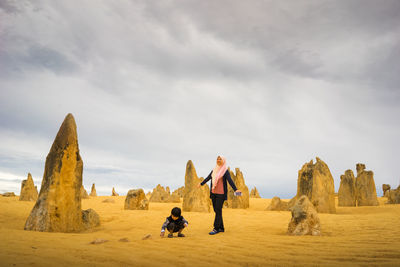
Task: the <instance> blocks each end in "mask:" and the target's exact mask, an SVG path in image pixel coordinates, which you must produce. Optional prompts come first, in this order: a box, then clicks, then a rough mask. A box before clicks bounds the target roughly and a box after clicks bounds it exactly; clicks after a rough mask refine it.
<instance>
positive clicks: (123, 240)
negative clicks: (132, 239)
mask: <svg viewBox="0 0 400 267" xmlns="http://www.w3.org/2000/svg"><path fill="white" fill-rule="evenodd" d="M118 241H119V242H129V239H128V238H126V237H124V238H121V239H120V240H118Z"/></svg>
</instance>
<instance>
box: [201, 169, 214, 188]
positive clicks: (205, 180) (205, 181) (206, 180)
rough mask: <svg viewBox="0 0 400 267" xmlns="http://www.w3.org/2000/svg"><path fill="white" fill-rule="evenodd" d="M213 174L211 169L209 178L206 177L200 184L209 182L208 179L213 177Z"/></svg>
mask: <svg viewBox="0 0 400 267" xmlns="http://www.w3.org/2000/svg"><path fill="white" fill-rule="evenodd" d="M211 174H212V171H211V172H210V174H209V175H208V176H207V178H206V179H204V181H203V182H201V183H200V185H204V184H205V183H207V182H208V181H210V179H211Z"/></svg>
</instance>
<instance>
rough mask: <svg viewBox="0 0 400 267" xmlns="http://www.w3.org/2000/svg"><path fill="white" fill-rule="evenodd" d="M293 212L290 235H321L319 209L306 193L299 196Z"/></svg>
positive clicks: (289, 229)
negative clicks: (316, 208) (317, 209)
mask: <svg viewBox="0 0 400 267" xmlns="http://www.w3.org/2000/svg"><path fill="white" fill-rule="evenodd" d="M291 212H292V219H291V220H290V222H289V226H288V231H287V233H288V235H321V229H320V228H321V226H320V220H319V217H318V214H317V211H316V210H315V208H314V206H313V204H312V203H311V202H310V200H309V199H308V197H307V196H306V195H302V196H300V197H299V198H298V200H297V201H296V204H295V205H294V206H293V207H292V208H291Z"/></svg>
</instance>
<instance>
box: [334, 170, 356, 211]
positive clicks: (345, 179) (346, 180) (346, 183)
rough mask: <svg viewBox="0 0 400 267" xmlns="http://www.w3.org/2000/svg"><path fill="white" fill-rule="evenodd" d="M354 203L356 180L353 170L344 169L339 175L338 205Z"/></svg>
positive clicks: (353, 204)
mask: <svg viewBox="0 0 400 267" xmlns="http://www.w3.org/2000/svg"><path fill="white" fill-rule="evenodd" d="M356 204H357V203H356V180H355V178H354V174H353V171H352V170H346V172H345V173H344V175H341V176H340V187H339V192H338V206H341V207H355V206H356Z"/></svg>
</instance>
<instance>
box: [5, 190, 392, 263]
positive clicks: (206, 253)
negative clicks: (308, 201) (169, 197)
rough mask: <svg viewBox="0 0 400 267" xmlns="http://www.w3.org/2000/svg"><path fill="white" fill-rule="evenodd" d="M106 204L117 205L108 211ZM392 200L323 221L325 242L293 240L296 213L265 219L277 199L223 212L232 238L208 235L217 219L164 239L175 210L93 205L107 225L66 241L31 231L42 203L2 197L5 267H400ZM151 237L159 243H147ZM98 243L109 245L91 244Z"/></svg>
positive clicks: (197, 217)
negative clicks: (32, 215) (290, 228)
mask: <svg viewBox="0 0 400 267" xmlns="http://www.w3.org/2000/svg"><path fill="white" fill-rule="evenodd" d="M106 198H113V199H114V200H115V203H102V200H104V199H106ZM385 200H386V199H385V198H380V199H379V201H380V203H381V206H379V207H357V208H341V207H340V208H337V214H320V219H321V225H322V234H323V236H319V237H313V236H304V237H294V236H287V235H286V230H287V225H288V222H289V220H290V218H291V215H290V212H277V211H264V209H265V207H267V205H268V203H269V202H270V200H269V199H251V200H250V208H249V209H247V210H233V209H224V210H223V217H224V224H225V228H226V232H225V233H221V234H218V235H216V236H209V235H208V232H209V231H210V230H212V223H213V220H214V213H208V214H206V213H196V212H186V213H183V215H184V217H185V218H186V219H187V220H188V221H189V223H190V224H189V227H188V229H185V231H184V233H185V234H186V237H185V238H177V237H175V238H173V239H169V238H163V239H162V238H160V237H159V233H160V227H161V225H162V223H163V222H164V220H165V217H167V216H168V215H169V212H170V210H171V208H172V207H174V206H177V205H176V204H174V203H171V204H162V203H150V209H149V210H148V211H133V210H124V209H123V206H124V205H123V203H124V196H119V197H93V198H90V199H85V200H83V203H82V207H83V208H84V209H86V208H93V209H95V210H96V211H97V212H98V213H99V215H100V217H101V223H102V225H101V226H100V227H99V228H98V229H96V230H95V231H92V232H85V233H72V234H64V233H42V232H31V231H24V230H23V227H24V223H25V220H26V218H27V217H28V215H29V212H30V210H31V209H32V207H33V205H34V203H33V202H22V201H18V198H17V197H12V198H6V197H0V266H165V265H167V264H168V265H172V266H207V265H208V266H210V265H215V266H265V265H284V266H293V265H316V266H327V265H331V266H338V265H340V266H342V265H352V266H354V265H379V266H383V265H387V266H395V265H397V266H399V265H400V205H383V203H384V201H385ZM178 206H180V204H178ZM146 234H151V235H152V238H151V239H149V240H142V237H143V236H145V235H146ZM96 238H102V239H106V240H109V241H108V242H106V243H103V244H98V245H92V244H89V243H90V242H91V241H93V240H94V239H96ZM121 238H128V239H129V240H130V242H127V243H124V242H119V241H118V240H119V239H121Z"/></svg>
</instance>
